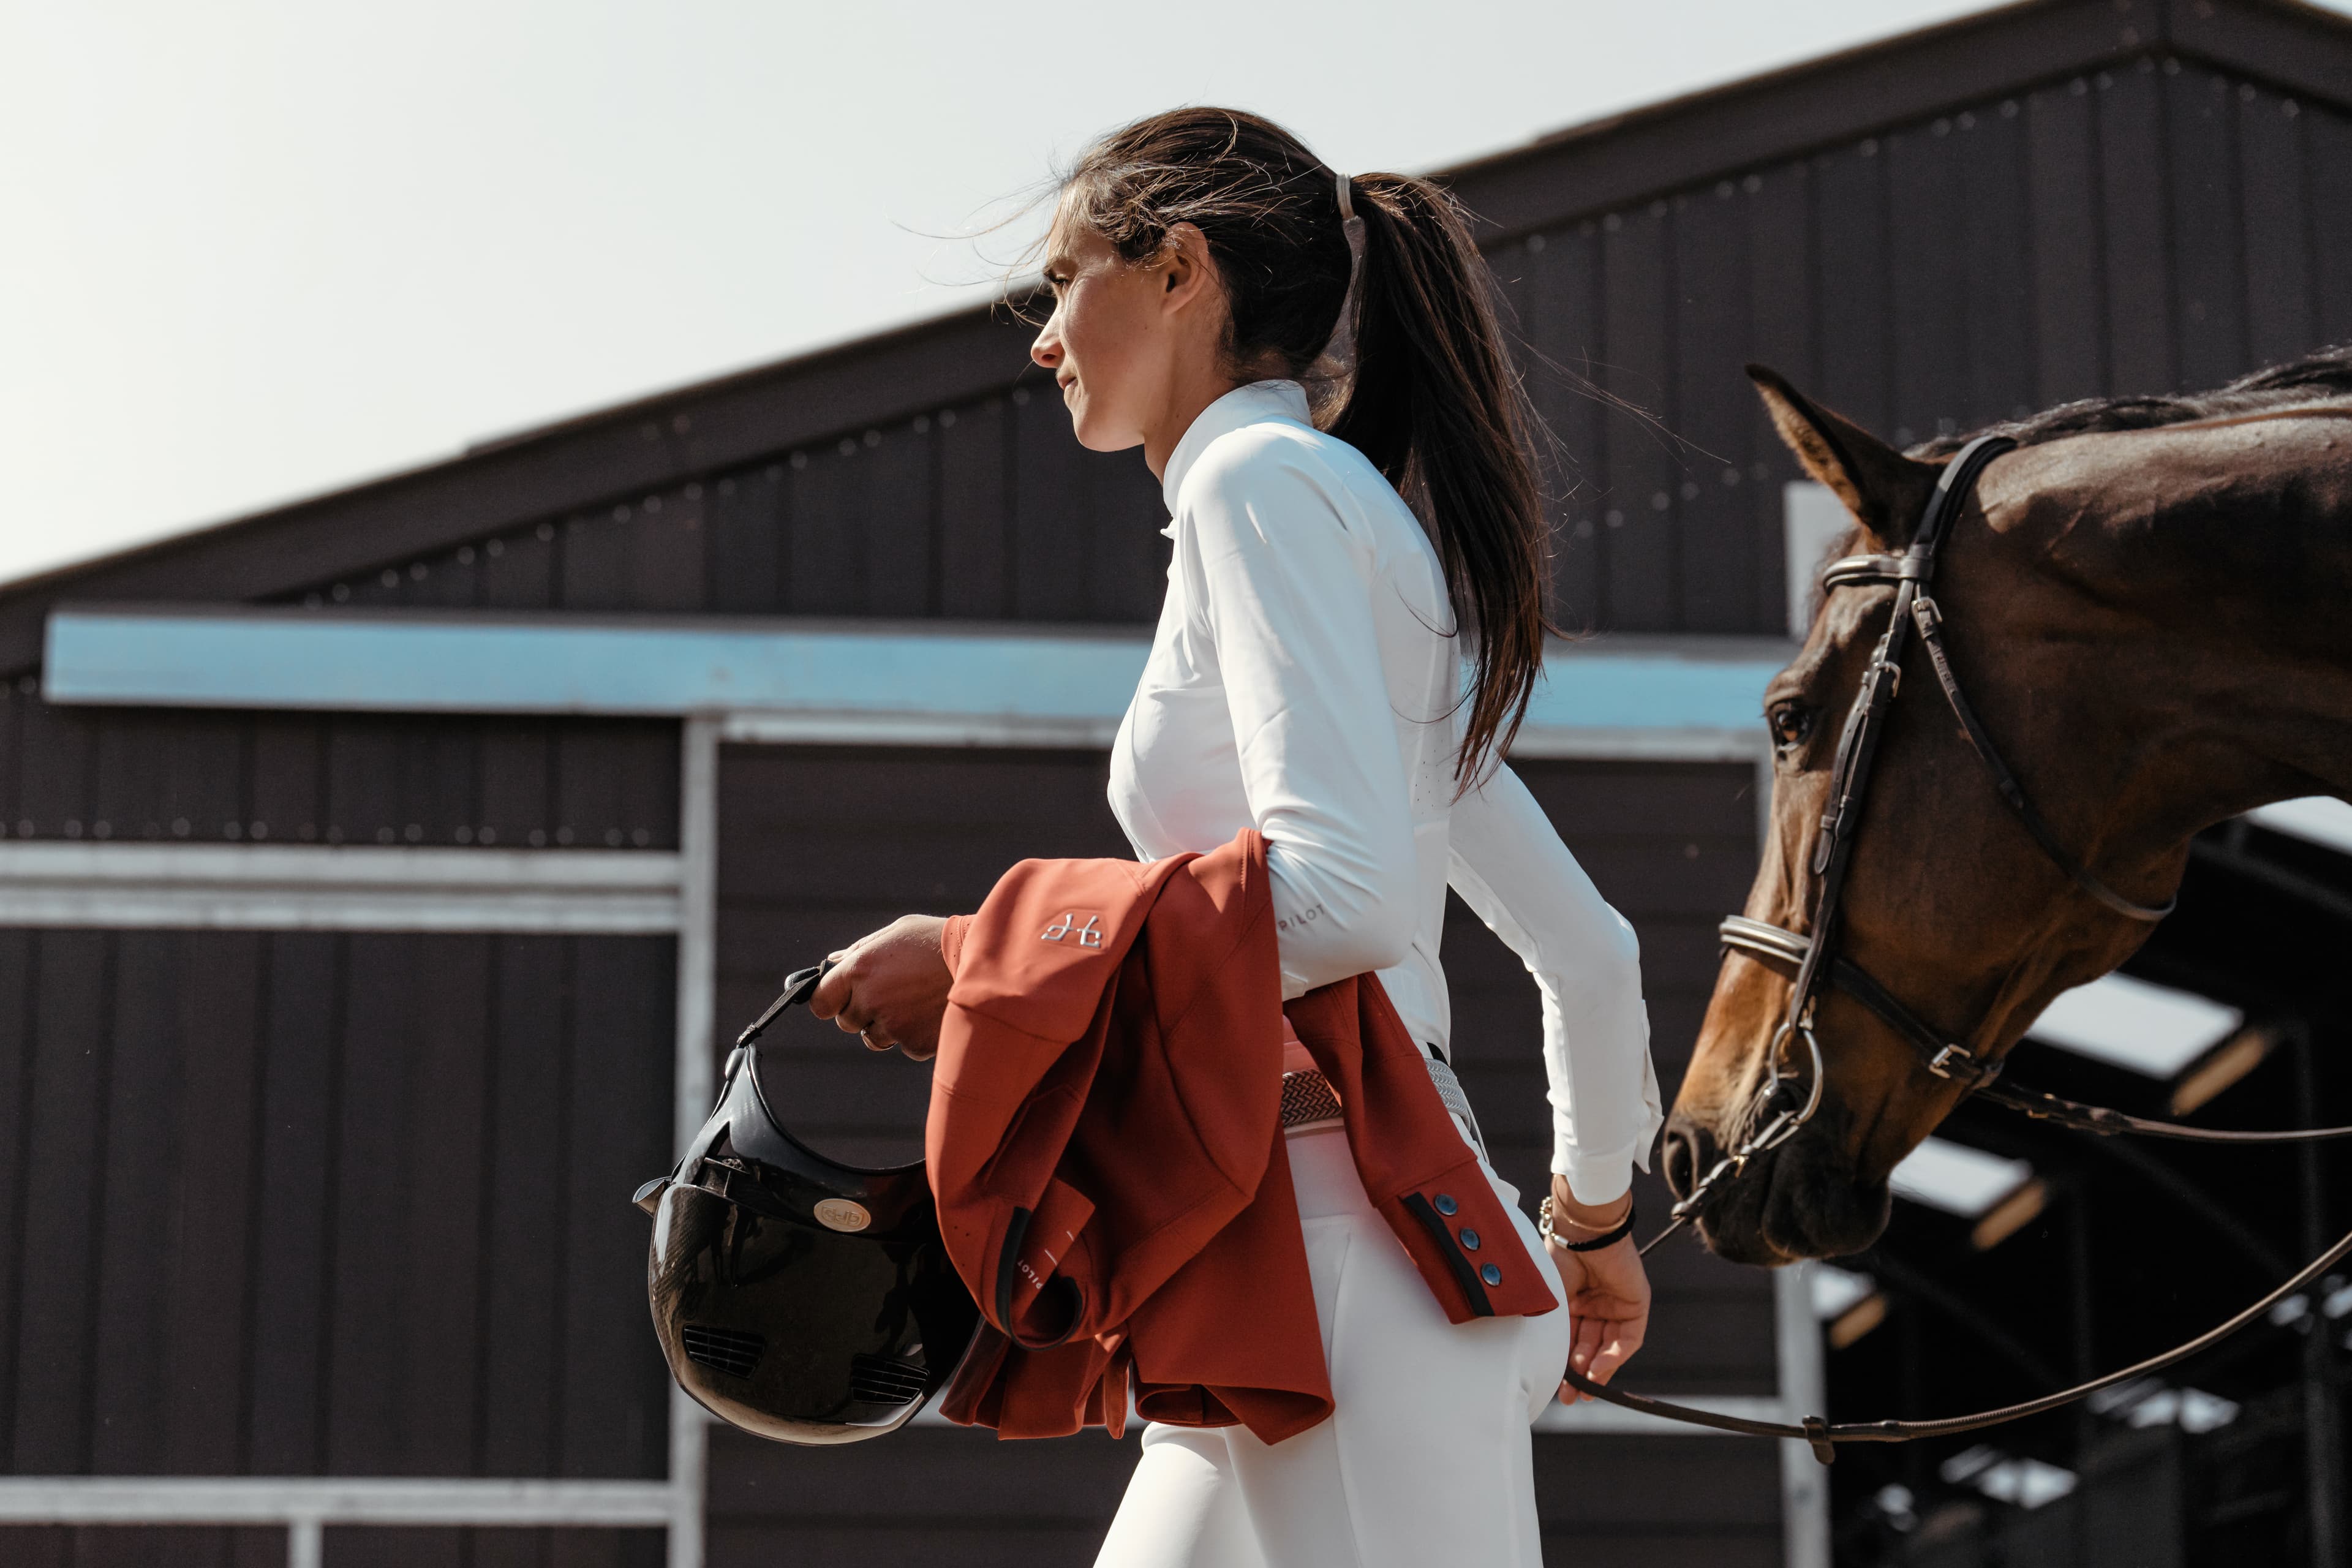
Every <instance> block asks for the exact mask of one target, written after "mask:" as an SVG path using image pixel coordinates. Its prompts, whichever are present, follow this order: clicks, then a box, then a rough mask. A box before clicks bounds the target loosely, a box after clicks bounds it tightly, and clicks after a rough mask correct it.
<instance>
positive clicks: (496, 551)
mask: <svg viewBox="0 0 2352 1568" xmlns="http://www.w3.org/2000/svg"><path fill="white" fill-rule="evenodd" d="M506 552H507V542H506V541H505V540H503V539H493V540H491V541H490V542H488V544H485V545H483V546H482V553H483V554H485V555H488V556H490V557H491V558H492V559H496V558H497V557H499V556H501V555H504V554H505V553H506Z"/></svg>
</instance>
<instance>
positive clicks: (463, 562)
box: [457, 544, 474, 566]
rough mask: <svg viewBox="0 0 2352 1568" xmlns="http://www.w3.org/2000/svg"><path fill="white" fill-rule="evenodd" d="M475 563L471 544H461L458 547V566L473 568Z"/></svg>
mask: <svg viewBox="0 0 2352 1568" xmlns="http://www.w3.org/2000/svg"><path fill="white" fill-rule="evenodd" d="M473 563H474V547H473V546H472V545H470V544H460V545H459V546H457V564H458V565H460V566H471V565H472V564H473Z"/></svg>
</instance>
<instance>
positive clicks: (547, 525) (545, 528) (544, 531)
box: [535, 522, 555, 544]
mask: <svg viewBox="0 0 2352 1568" xmlns="http://www.w3.org/2000/svg"><path fill="white" fill-rule="evenodd" d="M535 532H536V533H537V534H538V536H539V542H541V544H544V543H546V542H548V541H549V540H551V539H553V538H554V537H555V524H553V523H551V522H542V523H541V524H540V525H539V527H538V528H537V529H536V530H535Z"/></svg>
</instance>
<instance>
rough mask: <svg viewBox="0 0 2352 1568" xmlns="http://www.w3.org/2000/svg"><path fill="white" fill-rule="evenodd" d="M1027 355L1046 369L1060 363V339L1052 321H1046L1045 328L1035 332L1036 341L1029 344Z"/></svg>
mask: <svg viewBox="0 0 2352 1568" xmlns="http://www.w3.org/2000/svg"><path fill="white" fill-rule="evenodd" d="M1029 357H1030V358H1031V359H1033V360H1034V361H1036V362H1037V363H1039V364H1041V365H1043V366H1045V368H1046V369H1047V370H1051V369H1053V368H1054V367H1055V365H1057V364H1059V363H1062V340H1061V338H1060V337H1059V336H1058V335H1057V334H1056V333H1055V331H1054V323H1053V322H1051V321H1048V322H1046V323H1045V331H1041V332H1039V333H1038V334H1037V341H1036V342H1034V343H1031V344H1030V345H1029Z"/></svg>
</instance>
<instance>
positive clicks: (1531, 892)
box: [1110, 381, 1661, 1203]
mask: <svg viewBox="0 0 2352 1568" xmlns="http://www.w3.org/2000/svg"><path fill="white" fill-rule="evenodd" d="M1162 492H1163V494H1164V495H1165V497H1166V500H1167V502H1168V510H1170V512H1171V513H1172V514H1173V516H1174V521H1172V522H1171V523H1170V524H1169V526H1168V528H1167V530H1166V531H1167V533H1168V534H1169V536H1170V537H1171V538H1172V539H1173V540H1174V541H1175V552H1174V558H1173V559H1172V561H1171V563H1170V565H1169V568H1168V597H1167V600H1166V602H1165V603H1164V605H1162V607H1161V609H1160V625H1159V629H1158V630H1157V632H1156V633H1155V634H1154V636H1153V637H1152V643H1151V655H1150V659H1149V661H1148V662H1147V663H1146V664H1145V667H1144V672H1143V679H1142V681H1141V683H1140V684H1139V686H1138V687H1137V688H1136V692H1135V698H1134V700H1133V701H1132V702H1130V703H1129V706H1128V710H1127V716H1126V718H1125V719H1124V720H1122V721H1121V722H1120V724H1119V730H1118V739H1117V741H1116V742H1114V743H1113V746H1112V750H1111V764H1110V805H1111V809H1112V810H1113V811H1114V812H1115V813H1117V815H1118V820H1119V824H1120V826H1122V827H1124V828H1125V829H1126V831H1127V836H1128V839H1129V842H1130V843H1132V844H1133V845H1134V847H1135V851H1136V853H1137V854H1138V855H1139V856H1141V857H1142V858H1146V859H1153V858H1159V857H1160V856H1163V855H1172V854H1176V853H1178V852H1180V851H1183V850H1188V849H1190V850H1197V851H1202V852H1206V851H1208V850H1211V849H1213V848H1215V847H1218V846H1219V845H1221V844H1224V843H1226V842H1228V841H1230V840H1231V839H1232V837H1233V836H1234V834H1235V833H1238V832H1239V831H1241V830H1242V829H1243V828H1244V827H1248V826H1255V827H1256V828H1257V829H1258V831H1259V832H1260V833H1262V834H1264V835H1265V841H1266V860H1267V866H1268V869H1269V872H1270V874H1271V875H1270V880H1271V882H1272V886H1273V896H1274V910H1275V916H1276V921H1277V922H1278V923H1277V927H1276V931H1277V945H1278V947H1279V950H1280V953H1281V959H1282V975H1283V994H1284V995H1285V996H1286V997H1291V996H1297V995H1300V994H1304V993H1305V992H1307V991H1309V990H1312V989H1314V988H1315V987H1316V986H1318V985H1326V984H1330V983H1331V982H1333V981H1335V980H1342V979H1345V978H1347V977H1348V976H1349V975H1351V974H1360V973H1364V972H1365V971H1367V970H1372V971H1377V972H1378V973H1379V975H1380V979H1381V984H1382V985H1383V986H1384V987H1385V988H1386V989H1387V991H1388V994H1389V998H1390V1000H1391V1002H1393V1003H1394V1004H1395V1005H1396V1009H1397V1012H1398V1013H1399V1014H1400V1015H1401V1016H1402V1017H1403V1019H1404V1022H1405V1025H1406V1026H1407V1027H1408V1028H1410V1029H1411V1030H1412V1033H1413V1036H1414V1037H1415V1038H1416V1039H1418V1040H1420V1041H1422V1042H1423V1049H1424V1050H1427V1049H1429V1048H1431V1047H1440V1048H1442V1047H1444V1046H1445V1044H1446V1042H1447V1038H1448V1032H1449V1028H1450V1022H1451V1020H1450V1016H1449V1009H1448V1005H1447V1000H1446V991H1445V972H1444V970H1443V969H1442V968H1440V967H1439V964H1438V953H1437V949H1438V939H1439V936H1440V934H1441V932H1442V931H1443V927H1444V918H1445V889H1446V887H1447V885H1448V883H1449V882H1450V883H1451V884H1452V886H1453V887H1454V889H1455V891H1457V892H1459V893H1460V894H1461V895H1462V897H1463V900H1464V901H1465V902H1466V903H1467V904H1468V905H1469V906H1470V907H1471V908H1472V909H1473V910H1476V911H1477V914H1478V916H1479V918H1480V919H1481V920H1484V921H1486V924H1487V925H1488V926H1489V927H1491V928H1492V929H1493V930H1494V931H1495V934H1496V936H1498V937H1500V938H1501V939H1502V940H1503V941H1504V942H1506V943H1507V945H1508V946H1509V947H1510V948H1511V950H1512V951H1513V952H1517V954H1518V956H1519V958H1520V960H1521V961H1522V962H1523V963H1526V965H1527V966H1528V973H1530V974H1532V975H1533V976H1534V977H1535V982H1536V985H1537V988H1538V990H1539V991H1540V992H1541V994H1542V996H1543V1017H1544V1043H1543V1050H1544V1065H1545V1068H1546V1069H1547V1071H1548V1073H1549V1080H1550V1091H1549V1092H1550V1100H1551V1108H1552V1125H1553V1149H1552V1169H1553V1170H1554V1171H1556V1172H1559V1173H1562V1174H1565V1175H1566V1176H1567V1177H1568V1178H1569V1181H1570V1185H1571V1186H1572V1187H1573V1188H1574V1190H1575V1193H1576V1195H1577V1197H1578V1198H1579V1199H1580V1200H1581V1201H1583V1202H1586V1203H1606V1202H1609V1201H1610V1200H1611V1199H1612V1198H1615V1197H1616V1196H1618V1195H1619V1194H1622V1193H1623V1192H1624V1190H1625V1189H1626V1187H1627V1186H1628V1185H1629V1184H1631V1183H1632V1181H1633V1164H1634V1163H1635V1162H1636V1161H1639V1162H1641V1163H1642V1164H1643V1168H1644V1169H1647V1168H1648V1150H1649V1147H1650V1141H1651V1139H1652V1137H1653V1136H1654V1134H1655V1133H1656V1131H1657V1129H1658V1124H1659V1121H1660V1120H1661V1117H1660V1114H1659V1110H1658V1088H1657V1079H1656V1076H1655V1074H1654V1071H1653V1070H1652V1068H1651V1065H1650V1047H1649V1038H1650V1028H1649V1015H1648V1012H1647V1010H1646V1009H1645V1008H1644V1007H1643V1003H1642V979H1641V963H1640V954H1639V951H1638V948H1637V946H1636V943H1635V942H1634V937H1633V927H1632V926H1630V925H1629V924H1627V923H1626V921H1625V920H1624V919H1623V917H1622V916H1621V915H1619V914H1618V913H1617V911H1616V910H1612V909H1611V908H1610V907H1609V905H1608V904H1607V903H1606V902H1605V901H1604V900H1602V899H1601V895H1600V893H1599V892H1598V891H1597V890H1596V889H1594V887H1593V886H1592V881H1591V878H1589V877H1587V876H1586V875H1585V874H1584V870H1583V868H1581V867H1580V866H1579V865H1577V863H1576V860H1575V858H1574V857H1573V856H1571V855H1570V853H1569V852H1568V847H1567V846H1566V845H1564V844H1562V843H1561V842H1560V840H1559V834H1558V833H1557V832H1555V831H1554V830H1553V828H1552V826H1551V823H1550V821H1549V819H1548V818H1547V817H1546V816H1544V814H1543V810H1542V808H1541V807H1540V806H1538V805H1537V804H1536V802H1535V798H1534V797H1533V796H1532V795H1529V794H1528V790H1527V786H1526V785H1525V784H1521V783H1520V782H1519V780H1518V778H1517V776H1516V775H1515V774H1513V773H1511V772H1510V770H1509V769H1508V768H1507V767H1503V766H1499V765H1497V766H1495V767H1494V768H1493V769H1492V771H1491V773H1489V775H1488V776H1487V777H1486V779H1485V781H1484V783H1483V784H1481V785H1480V786H1479V787H1477V788H1474V789H1472V790H1470V791H1468V792H1467V793H1465V794H1464V795H1461V796H1460V798H1458V799H1457V798H1455V793H1454V792H1455V788H1456V786H1455V783H1454V757H1455V754H1456V752H1457V749H1458V742H1457V738H1456V714H1457V712H1458V711H1459V703H1458V697H1459V695H1460V691H1461V680H1462V676H1461V658H1462V651H1463V650H1462V647H1461V646H1460V644H1459V642H1458V640H1457V639H1455V638H1454V637H1451V636H1450V635H1448V634H1449V631H1450V628H1451V627H1452V625H1453V612H1452V610H1451V609H1450V608H1449V605H1448V600H1447V595H1446V592H1445V580H1444V569H1443V568H1442V567H1441V566H1440V564H1439V563H1438V559H1437V552H1436V551H1435V550H1434V549H1433V547H1432V546H1431V544H1430V542H1429V539H1428V536H1427V535H1426V534H1424V533H1423V531H1422V528H1421V524H1420V522H1419V521H1418V520H1416V519H1415V518H1414V517H1413V515H1412V511H1411V510H1410V509H1408V508H1407V507H1406V506H1405V504H1404V502H1403V500H1401V499H1400V498H1399V497H1398V495H1397V493H1396V490H1395V489H1393V488H1392V487H1391V485H1390V484H1389V482H1388V481H1387V480H1386V479H1383V478H1381V473H1380V471H1379V470H1378V469H1377V468H1373V467H1372V465H1371V464H1370V462H1369V461H1368V460H1367V459H1366V458H1364V456H1363V454H1361V453H1360V452H1359V451H1357V450H1356V449H1355V448H1354V447H1350V446H1349V445H1348V444H1347V443H1346V442H1344V441H1339V440H1337V439H1335V438H1333V437H1329V436H1326V435H1324V434H1322V433H1321V432H1319V431H1318V430H1317V429H1315V427H1314V426H1313V425H1312V424H1311V423H1310V422H1309V419H1308V415H1307V397H1306V394H1305V392H1304V391H1303V390H1302V389H1301V388H1300V387H1299V385H1298V384H1297V383H1296V382H1289V381H1267V382H1259V383H1256V384H1253V385H1249V386H1244V387H1241V388H1239V389H1238V390H1236V391H1234V392H1231V393H1228V394H1226V395H1224V396H1223V397H1221V398H1219V399H1218V400H1217V401H1216V402H1214V403H1213V404H1211V405H1209V406H1208V407H1207V408H1206V409H1204V410H1202V413H1201V416H1200V417H1199V418H1197V419H1196V420H1194V421H1193V423H1192V426H1191V427H1190V428H1189V429H1188V430H1186V431H1185V433H1184V437H1183V439H1182V440H1181V441H1179V442H1178V443H1177V446H1176V450H1175V451H1174V452H1173V453H1172V454H1171V456H1170V458H1169V460H1168V468H1167V472H1166V474H1165V475H1164V477H1163V479H1162Z"/></svg>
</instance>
